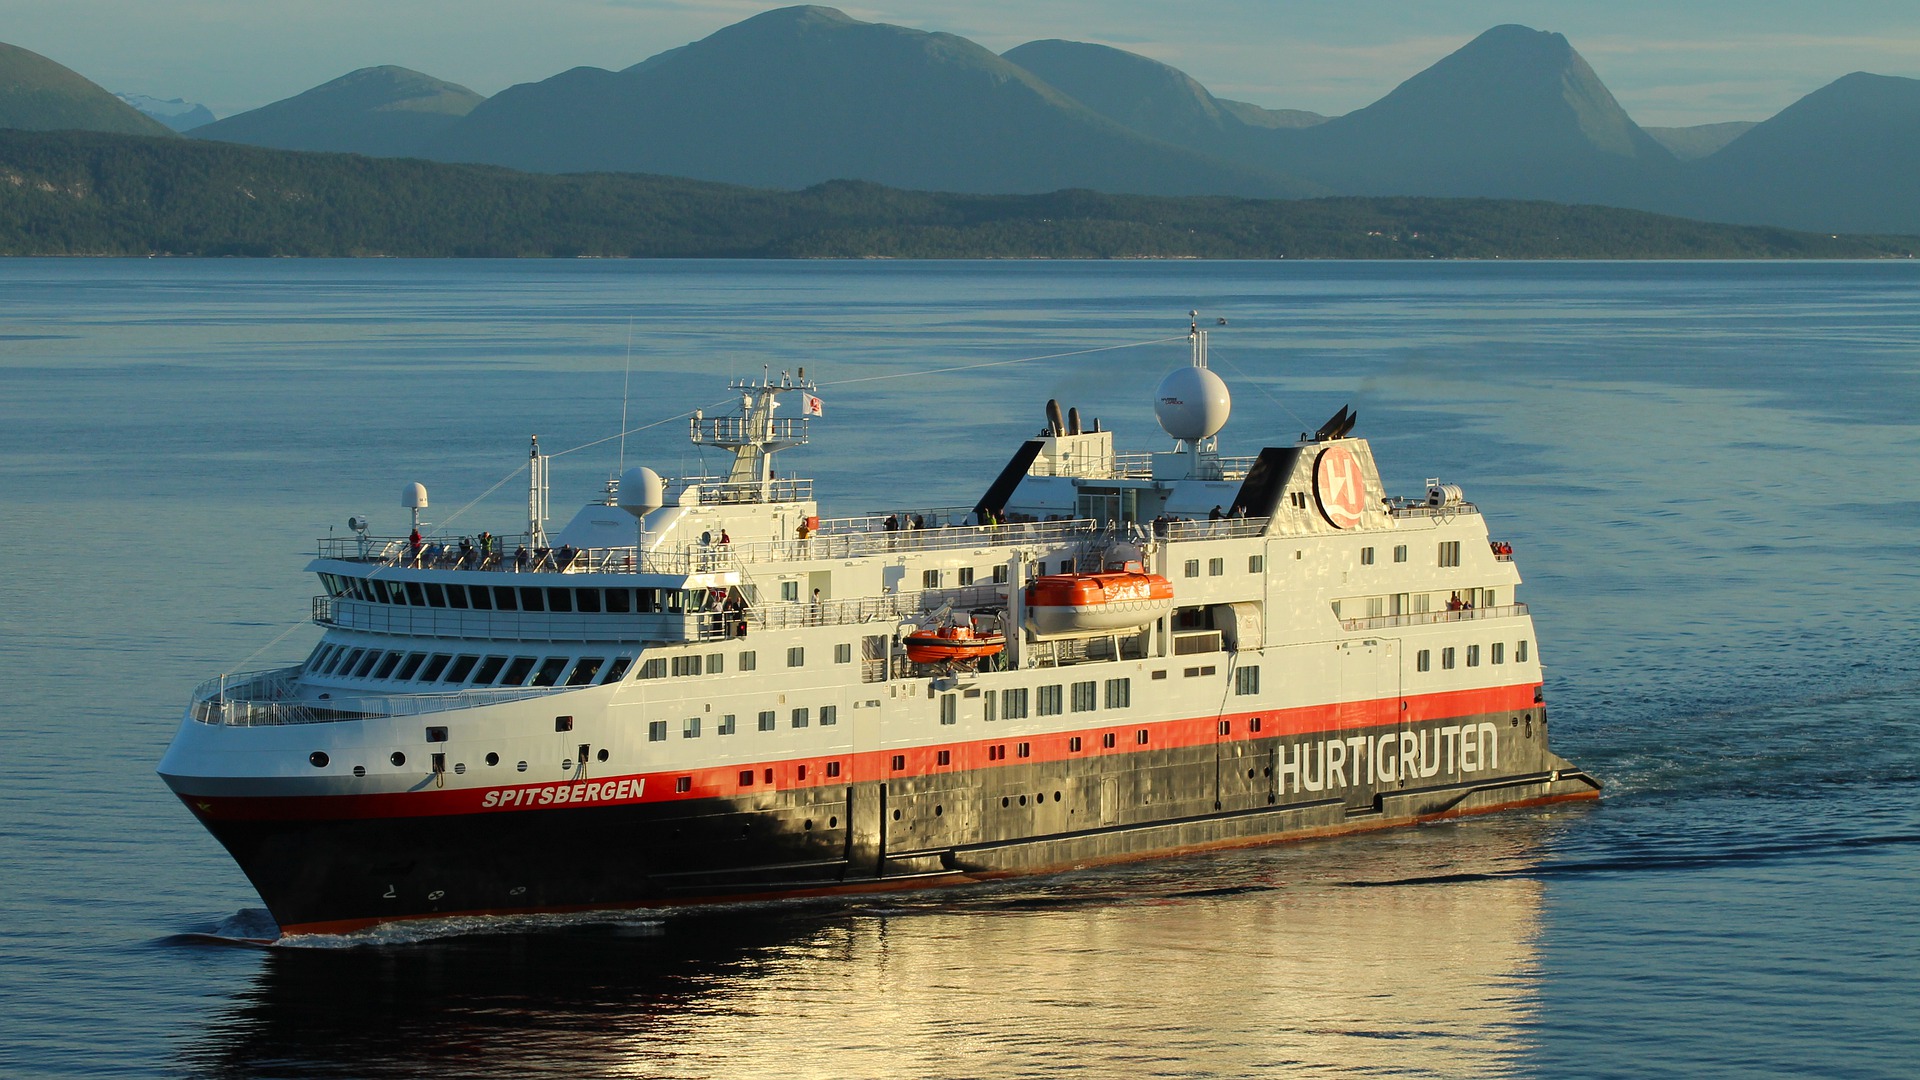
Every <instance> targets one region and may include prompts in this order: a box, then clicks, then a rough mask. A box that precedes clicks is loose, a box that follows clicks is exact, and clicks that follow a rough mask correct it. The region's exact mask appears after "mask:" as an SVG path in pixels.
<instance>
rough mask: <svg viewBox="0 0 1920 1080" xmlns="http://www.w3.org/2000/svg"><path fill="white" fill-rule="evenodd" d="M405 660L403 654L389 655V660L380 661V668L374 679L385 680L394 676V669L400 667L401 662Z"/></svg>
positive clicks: (393, 653) (375, 672) (392, 653)
mask: <svg viewBox="0 0 1920 1080" xmlns="http://www.w3.org/2000/svg"><path fill="white" fill-rule="evenodd" d="M403 658H404V657H403V654H401V653H397V652H390V653H388V654H387V658H386V659H384V660H382V661H380V667H379V668H378V669H377V670H375V671H374V673H373V677H374V678H376V679H384V678H386V677H387V676H389V675H391V674H393V669H394V668H396V667H399V666H400V661H401V660H402V659H403Z"/></svg>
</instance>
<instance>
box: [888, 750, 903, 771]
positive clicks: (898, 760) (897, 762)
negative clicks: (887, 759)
mask: <svg viewBox="0 0 1920 1080" xmlns="http://www.w3.org/2000/svg"><path fill="white" fill-rule="evenodd" d="M890 764H892V765H893V771H894V772H899V771H900V770H901V769H904V768H906V767H907V755H905V754H895V755H893V761H892V762H891V763H890Z"/></svg>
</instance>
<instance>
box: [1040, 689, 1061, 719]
mask: <svg viewBox="0 0 1920 1080" xmlns="http://www.w3.org/2000/svg"><path fill="white" fill-rule="evenodd" d="M1060 691H1061V687H1060V685H1059V684H1058V683H1055V684H1054V685H1052V686H1043V687H1041V688H1040V710H1039V712H1040V715H1041V716H1059V715H1060V714H1061V713H1063V712H1065V711H1066V705H1065V702H1064V701H1063V699H1062V695H1061V693H1060Z"/></svg>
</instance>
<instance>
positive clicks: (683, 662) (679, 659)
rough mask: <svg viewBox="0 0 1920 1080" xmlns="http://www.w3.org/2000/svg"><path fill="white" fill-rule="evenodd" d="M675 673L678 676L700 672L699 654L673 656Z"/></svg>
mask: <svg viewBox="0 0 1920 1080" xmlns="http://www.w3.org/2000/svg"><path fill="white" fill-rule="evenodd" d="M673 674H674V675H675V676H676V677H678V676H681V675H698V674H700V658H699V657H697V656H676V657H674V658H673Z"/></svg>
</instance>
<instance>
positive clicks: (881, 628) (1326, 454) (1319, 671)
mask: <svg viewBox="0 0 1920 1080" xmlns="http://www.w3.org/2000/svg"><path fill="white" fill-rule="evenodd" d="M1192 343H1193V356H1192V360H1191V363H1189V364H1187V365H1185V366H1183V367H1180V368H1178V369H1176V370H1175V371H1174V372H1173V373H1172V374H1170V375H1169V376H1168V377H1167V378H1166V379H1165V380H1164V381H1163V382H1162V383H1161V385H1160V387H1159V389H1158V391H1157V392H1156V405H1155V412H1156V415H1157V417H1158V418H1159V420H1160V422H1161V424H1162V426H1163V428H1165V429H1166V431H1167V432H1168V434H1170V435H1171V436H1172V437H1173V438H1174V440H1175V441H1174V445H1173V446H1172V447H1171V448H1169V449H1167V450H1164V451H1159V452H1146V453H1123V452H1119V451H1117V450H1116V449H1115V445H1114V441H1113V433H1112V432H1110V431H1105V430H1101V429H1100V427H1099V424H1098V423H1097V422H1095V423H1093V424H1091V425H1087V426H1083V425H1082V424H1081V422H1080V419H1079V417H1078V415H1077V413H1072V412H1070V413H1068V414H1067V415H1066V416H1062V415H1061V413H1060V410H1059V409H1058V408H1057V407H1056V406H1053V405H1052V403H1049V409H1048V416H1047V422H1046V426H1045V428H1044V429H1043V430H1042V431H1041V433H1040V434H1038V435H1037V436H1035V437H1034V438H1031V439H1029V440H1026V441H1025V442H1024V443H1023V444H1022V445H1021V446H1020V447H1019V449H1018V451H1017V452H1016V453H1015V454H1014V456H1013V457H1012V459H1011V460H1010V461H1009V462H1008V463H1007V465H1006V466H1005V468H1004V469H1002V470H1001V471H1000V473H999V474H998V476H997V477H996V478H994V479H993V480H992V481H991V483H989V484H987V485H986V487H985V489H984V494H983V495H982V496H981V497H980V499H979V500H978V501H977V502H976V503H975V504H974V505H973V506H971V507H965V508H959V509H953V508H948V509H934V510H921V511H910V510H902V511H899V512H895V513H889V514H873V515H863V516H858V517H839V518H826V517H823V516H822V515H821V513H820V507H819V504H818V503H817V502H816V501H815V499H814V492H813V490H812V484H811V482H810V481H807V480H804V479H798V478H794V477H792V476H790V475H789V476H779V475H777V474H776V472H775V471H774V469H773V462H774V458H775V455H776V454H777V453H779V452H780V451H783V450H786V449H790V448H793V447H798V446H802V445H805V444H806V443H807V442H808V440H809V436H810V430H809V429H810V424H811V423H812V420H813V419H814V418H816V417H819V416H821V415H822V413H823V412H824V409H823V405H822V402H821V399H820V398H819V396H818V388H817V387H816V386H815V385H814V384H813V383H811V382H809V381H808V380H807V379H806V377H805V373H804V370H802V371H800V372H799V373H798V374H796V375H791V376H790V375H785V374H783V375H780V376H777V377H774V376H769V377H763V378H761V379H759V380H750V381H740V382H736V383H735V384H734V385H733V390H734V391H735V392H736V393H737V394H738V395H739V408H738V410H737V412H735V413H732V414H729V415H725V416H716V417H707V416H704V415H701V414H698V413H696V414H694V416H693V419H692V421H691V425H690V435H691V438H692V440H693V442H694V443H696V444H699V445H703V446H712V447H717V448H720V449H723V450H727V451H730V452H731V453H732V454H733V460H732V464H731V468H730V470H729V471H728V472H727V474H726V475H724V476H714V477H683V478H678V479H674V480H671V481H667V480H663V479H662V478H660V477H659V476H658V475H657V474H655V473H653V472H652V470H649V469H644V468H639V469H630V470H628V471H627V472H626V473H625V474H624V475H623V476H622V477H621V478H620V479H619V482H618V483H617V484H610V485H609V491H608V493H607V495H606V496H605V497H604V498H603V499H601V500H599V501H597V502H595V503H592V504H590V505H588V506H587V507H585V508H584V509H583V510H581V511H580V513H579V514H578V515H576V516H575V517H574V518H573V520H572V521H571V522H569V523H568V524H567V525H566V526H565V527H564V528H562V529H561V530H559V532H558V533H557V534H554V535H553V536H551V537H549V536H548V535H547V533H546V529H545V522H544V517H545V495H544V491H545V459H544V458H543V457H542V456H541V454H540V452H539V448H538V444H537V442H536V444H535V446H534V448H533V451H532V453H531V455H530V462H531V463H530V466H529V478H530V484H529V513H528V522H527V526H526V530H525V532H524V533H521V534H517V535H515V536H512V537H508V538H505V539H504V540H503V539H500V538H495V537H491V536H489V535H486V534H481V535H480V536H476V537H467V538H459V539H453V538H446V537H437V538H435V539H434V540H432V541H431V542H429V541H428V540H427V539H425V538H423V537H421V536H420V535H419V532H418V529H417V528H416V529H415V531H414V533H413V535H411V536H409V537H404V538H402V537H376V536H373V535H370V533H369V532H368V531H367V529H366V528H365V524H364V523H363V522H359V521H357V520H356V521H355V523H354V524H355V525H356V526H358V528H356V530H355V535H353V536H351V537H347V538H335V539H328V540H324V541H321V543H320V548H319V551H318V557H317V558H316V559H315V560H314V561H313V563H312V565H311V567H310V569H311V570H312V571H313V572H314V573H315V574H317V575H318V577H319V580H320V582H321V585H322V593H321V595H319V596H316V597H315V598H314V600H313V619H314V621H315V622H316V623H318V624H319V625H320V626H322V627H323V628H324V630H325V632H324V635H323V637H322V639H321V641H320V643H319V645H318V646H317V647H316V648H315V649H314V651H313V653H312V655H311V656H310V657H308V659H307V660H306V661H305V662H304V663H302V664H300V665H298V666H296V667H292V668H286V669H281V670H276V671H269V672H257V673H248V674H241V675H228V676H223V677H221V678H219V679H216V680H212V681H210V682H209V683H207V684H205V685H204V686H202V687H201V688H200V689H199V690H198V691H197V692H196V693H195V694H194V697H193V700H192V702H191V703H190V705H189V706H188V709H187V712H186V716H185V717H184V718H183V721H182V723H181V727H180V730H179V733H178V735H177V736H176V738H175V739H174V742H173V744H172V746H171V747H170V748H169V750H168V752H167V754H166V757H165V759H164V760H163V761H162V762H161V765H160V772H161V773H162V775H163V776H164V777H165V779H166V781H167V783H168V784H169V785H171V786H172V788H173V789H174V791H175V792H177V793H178V794H179V796H180V797H181V799H182V800H183V801H184V802H185V803H186V804H187V806H188V807H189V808H190V809H191V810H192V811H193V813H194V814H195V815H196V816H197V817H198V818H199V819H200V820H201V821H202V822H203V823H204V824H205V825H206V826H207V827H208V829H210V830H211V831H212V832H213V833H214V835H215V836H216V837H217V838H218V839H219V840H220V841H221V843H223V844H224V845H225V846H226V847H227V849H228V850H229V851H230V852H231V853H232V854H233V856H234V858H235V859H236V860H237V861H238V863H239V864H240V866H241V867H242V868H243V870H245V872H246V873H247V875H248V877H249V878H250V879H251V880H252V882H253V883H254V885H255V886H256V887H257V888H258V889H259V891H260V894H261V896H262V898H263V899H264V900H265V901H266V903H267V905H268V908H269V910H270V911H271V912H272V913H273V915H274V917H275V918H276V920H277V921H278V922H279V923H280V925H281V927H282V929H283V931H285V932H289V933H293V932H325V931H340V930H347V929H352V928H355V927H360V926H365V925H369V924H373V923H378V922H382V921H388V920H395V919H406V918H418V917H429V916H439V915H451V914H459V913H504V912H529V911H561V910H583V909H598V908H618V907H629V906H642V905H656V904H657V905H667V904H685V903H698V902H704V901H713V900H735V899H740V898H743V897H756V896H780V895H794V894H807V893H819V892H836V891H853V890H867V889H885V888H901V887H911V886H918V885H928V884H944V883H949V882H956V883H957V882H961V881H966V880H970V879H974V878H980V877H988V876H995V875H1002V874H1010V873H1026V872H1037V871H1044V870H1050V869H1058V868H1063V867H1069V866H1077V865H1085V864H1089V863H1095V862H1100V861H1109V860H1117V859H1126V858H1136V857H1142V856H1148V855H1154V854H1160V853H1167V852H1174V851H1183V850H1195V849H1204V848H1209V847H1221V846H1232V845H1243V844H1250V843H1258V842H1264V841H1269V840H1275V839H1282V838H1287V837H1297V836H1307V835H1316V834H1328V833H1337V832H1343V831H1353V830H1359V829H1368V828H1375V827H1380V826H1385V825H1394V824H1406V823H1412V822H1417V821H1421V820H1427V819H1432V818H1435V817H1440V816H1446V815H1454V814H1463V813H1472V812H1480V811H1486V810H1493V809H1500V808H1505V807H1513V806H1523V805H1532V804H1539V803H1545V802H1552V801H1558V800H1566V799H1580V798H1589V797H1592V796H1594V795H1595V794H1597V792H1598V787H1599V785H1598V783H1597V782H1596V781H1594V780H1593V779H1592V778H1591V777H1589V776H1588V775H1587V774H1585V773H1583V772H1581V771H1579V770H1578V769H1576V768H1574V767H1573V766H1571V765H1570V764H1568V763H1567V762H1566V761H1564V760H1563V759H1561V758H1560V757H1558V756H1556V755H1555V754H1554V753H1553V752H1552V751H1550V750H1549V749H1548V746H1547V718H1546V708H1545V705H1544V700H1543V695H1542V693H1541V685H1542V682H1541V668H1540V660H1539V655H1538V648H1537V644H1536V642H1535V639H1534V633H1533V623H1532V620H1531V618H1530V617H1529V615H1528V612H1527V609H1526V606H1525V605H1524V604H1522V603H1521V602H1520V601H1519V599H1518V597H1517V595H1516V591H1517V589H1518V588H1519V585H1520V577H1519V573H1518V570H1517V568H1516V565H1515V563H1514V561H1513V557H1512V553H1511V547H1510V546H1509V545H1506V544H1504V543H1501V542H1498V541H1495V540H1492V539H1491V538H1490V537H1489V534H1488V531H1487V528H1486V525H1485V522H1484V520H1483V518H1482V517H1481V515H1480V512H1479V510H1478V508H1477V507H1475V506H1474V505H1473V504H1472V503H1469V502H1467V501H1465V499H1464V498H1463V497H1462V494H1461V492H1460V491H1459V489H1458V488H1455V487H1452V486H1450V485H1445V484H1441V483H1439V482H1438V481H1433V482H1430V483H1429V484H1428V485H1427V489H1426V490H1425V491H1423V492H1421V493H1419V494H1418V495H1417V496H1415V497H1411V498H1394V497H1388V496H1386V495H1385V493H1384V491H1383V488H1382V484H1381V480H1380V475H1379V471H1378V469H1377V468H1376V466H1375V463H1374V458H1373V454H1372V450H1371V448H1370V447H1369V445H1368V444H1367V442H1366V440H1364V439H1361V438H1356V437H1353V436H1352V435H1351V431H1352V429H1353V427H1354V419H1355V418H1354V417H1353V416H1352V414H1351V413H1349V412H1348V411H1347V410H1344V409H1343V410H1342V411H1341V413H1340V414H1338V415H1336V416H1335V417H1334V418H1333V419H1332V420H1330V421H1328V423H1327V424H1326V425H1324V426H1323V427H1322V428H1321V429H1320V430H1318V431H1316V432H1312V433H1305V434H1303V435H1302V436H1301V437H1300V438H1299V439H1297V440H1288V441H1286V442H1285V443H1284V444H1283V445H1277V446H1269V447H1266V448H1264V449H1261V450H1260V451H1259V452H1258V453H1257V454H1256V455H1253V456H1250V457H1243V458H1233V457H1225V456H1222V455H1221V454H1220V452H1219V448H1218V442H1217V438H1218V432H1219V431H1220V429H1221V428H1222V427H1223V426H1224V424H1225V423H1226V420H1227V417H1228V414H1229V411H1230V405H1231V402H1230V398H1229V396H1228V393H1227V388H1226V385H1225V383H1224V382H1223V381H1222V380H1220V379H1219V378H1218V376H1216V375H1215V374H1214V373H1213V372H1212V371H1211V370H1210V369H1209V368H1208V366H1207V353H1206V350H1207V340H1206V334H1205V333H1204V332H1202V331H1200V330H1198V328H1197V327H1196V328H1195V329H1194V330H1193V332H1192ZM782 411H785V412H787V413H789V414H790V415H787V416H779V415H777V414H778V413H780V412H782ZM403 504H404V505H407V506H409V507H410V508H412V509H413V510H414V514H415V518H416V521H417V519H418V514H419V511H420V510H421V509H424V508H425V507H426V504H427V497H426V492H425V490H424V488H421V487H420V486H419V485H410V486H409V487H408V488H407V490H406V492H405V494H404V495H403Z"/></svg>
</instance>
